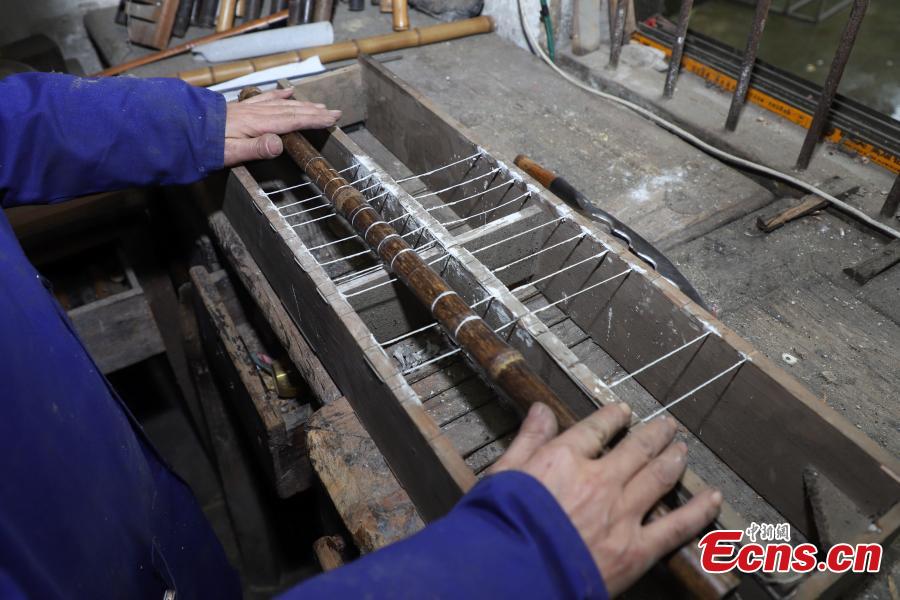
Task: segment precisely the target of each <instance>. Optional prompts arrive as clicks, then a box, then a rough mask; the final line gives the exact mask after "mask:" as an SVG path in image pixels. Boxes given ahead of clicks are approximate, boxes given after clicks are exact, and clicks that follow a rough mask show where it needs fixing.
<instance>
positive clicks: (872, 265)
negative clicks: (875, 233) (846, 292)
mask: <svg viewBox="0 0 900 600" xmlns="http://www.w3.org/2000/svg"><path fill="white" fill-rule="evenodd" d="M897 263H900V240H894V241H892V242H890V243H888V244H887V245H885V246H884V247H883V248H882V249H881V250H879V251H878V252H877V253H876V254H875V256H873V257H871V258H868V259H866V260H864V261H862V262H861V263H859V264H856V265H853V266H852V267H847V268H846V269H844V273H846V274H847V275H849V276H850V277H852V278H853V280H854V281H856V283H858V284H860V285H863V284H865V283H867V282H868V281H869V280H870V279H872V278H874V277H877V276H878V275H880V274H881V273H884V272H885V271H887V270H888V269H890V268H891V267H893V266H894V265H896V264H897Z"/></svg>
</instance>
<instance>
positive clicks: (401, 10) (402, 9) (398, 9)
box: [391, 0, 409, 31]
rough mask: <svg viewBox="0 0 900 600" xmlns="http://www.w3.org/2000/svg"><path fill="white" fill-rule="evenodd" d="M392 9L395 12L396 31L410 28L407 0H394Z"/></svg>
mask: <svg viewBox="0 0 900 600" xmlns="http://www.w3.org/2000/svg"><path fill="white" fill-rule="evenodd" d="M391 10H392V12H393V13H394V14H393V20H394V31H406V30H407V29H409V3H408V2H407V0H392V1H391Z"/></svg>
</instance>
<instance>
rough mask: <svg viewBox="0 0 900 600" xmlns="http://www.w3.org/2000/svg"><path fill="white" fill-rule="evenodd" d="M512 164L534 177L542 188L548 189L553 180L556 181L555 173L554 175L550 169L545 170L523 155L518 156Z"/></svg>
mask: <svg viewBox="0 0 900 600" xmlns="http://www.w3.org/2000/svg"><path fill="white" fill-rule="evenodd" d="M513 163H514V164H515V165H516V166H517V167H519V168H520V169H522V170H523V171H525V172H526V173H528V174H529V175H531V176H532V177H534V178H535V179H536V180H537V181H538V182H539V183H540V184H541V185H542V186H544V187H545V188H547V189H550V185H551V184H552V183H553V180H554V179H556V173H554V172H553V171H551V170H550V169H545V168H544V167H542V166H541V165H539V164H538V163H536V162H534V161H533V160H531V159H530V158H528V157H527V156H525V155H524V154H520V155H518V156H517V157H516V160H514V161H513Z"/></svg>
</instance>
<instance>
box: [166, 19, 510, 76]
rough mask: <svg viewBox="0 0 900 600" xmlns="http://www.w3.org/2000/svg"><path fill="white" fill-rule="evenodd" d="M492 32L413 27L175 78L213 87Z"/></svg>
mask: <svg viewBox="0 0 900 600" xmlns="http://www.w3.org/2000/svg"><path fill="white" fill-rule="evenodd" d="M493 29H494V22H493V20H492V19H491V18H490V17H485V16H481V17H474V18H472V19H465V20H462V21H455V22H453V23H440V24H438V25H430V26H428V27H417V28H415V29H409V30H407V31H400V32H396V33H388V34H385V35H376V36H372V37H367V38H360V39H358V40H346V41H343V42H337V43H334V44H328V45H325V46H314V47H312V48H304V49H302V50H291V51H290V52H280V53H278V54H269V55H267V56H260V57H258V58H253V59H248V60H239V61H235V62H230V63H224V64H221V65H214V66H210V67H202V68H199V69H192V70H189V71H181V72H180V73H178V77H180V78H181V79H183V80H185V81H187V82H188V83H190V84H193V85H198V86H206V85H213V84H215V83H222V82H223V81H228V80H230V79H235V78H236V77H242V76H244V75H248V74H250V73H255V72H256V71H261V70H263V69H269V68H271V67H277V66H280V65H286V64H288V63H292V62H300V61H303V60H306V59H307V58H310V57H312V56H316V55H318V57H319V59H320V60H321V61H322V62H323V63H327V62H335V61H339V60H348V59H352V58H356V57H357V56H359V54H360V53H365V54H379V53H382V52H390V51H391V50H400V49H402V48H414V47H416V46H424V45H426V44H434V43H437V42H444V41H447V40H453V39H457V38H461V37H466V36H470V35H476V34H479V33H489V32H491V31H493Z"/></svg>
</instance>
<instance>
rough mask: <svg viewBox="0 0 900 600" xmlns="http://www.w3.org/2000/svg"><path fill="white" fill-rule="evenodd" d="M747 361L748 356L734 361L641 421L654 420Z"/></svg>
mask: <svg viewBox="0 0 900 600" xmlns="http://www.w3.org/2000/svg"><path fill="white" fill-rule="evenodd" d="M745 362H747V359H746V358H742V359H741V360H739V361H737V362H736V363H734V364H733V365H731V366H730V367H728V368H727V369H725V370H724V371H722V372H721V373H719V374H718V375H716V376H715V377H713V378H711V379H707V380H706V381H704V382H703V383H701V384H700V385H698V386H697V387H695V388H694V389H692V390H691V391H689V392H688V393H686V394H684V395H682V396H679V397H678V398H676V399H675V400H672V401H671V402H669V403H668V404H666V405H664V406H663V407H662V408H660V409H659V410H656V411H654V412H652V413H650V414H649V415H647V416H646V417H644V418H643V419H641V423H646V422H647V421H651V420H653V419H654V418H656V417H658V416H659V415H661V414H662V413H664V412H666V411H668V410H669V409H670V408H672V407H673V406H675V405H676V404H678V403H679V402H681V401H682V400H685V399H687V398H689V397H690V396H693V395H694V394H695V393H696V392H698V391H700V390H701V389H703V388H705V387H706V386H708V385H709V384H711V383H712V382H713V381H716V380H717V379H720V378H722V377H724V376H725V375H727V374H728V373H731V372H732V371H734V370H735V369H737V368H738V367H740V366H741V365H742V364H744V363H745Z"/></svg>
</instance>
